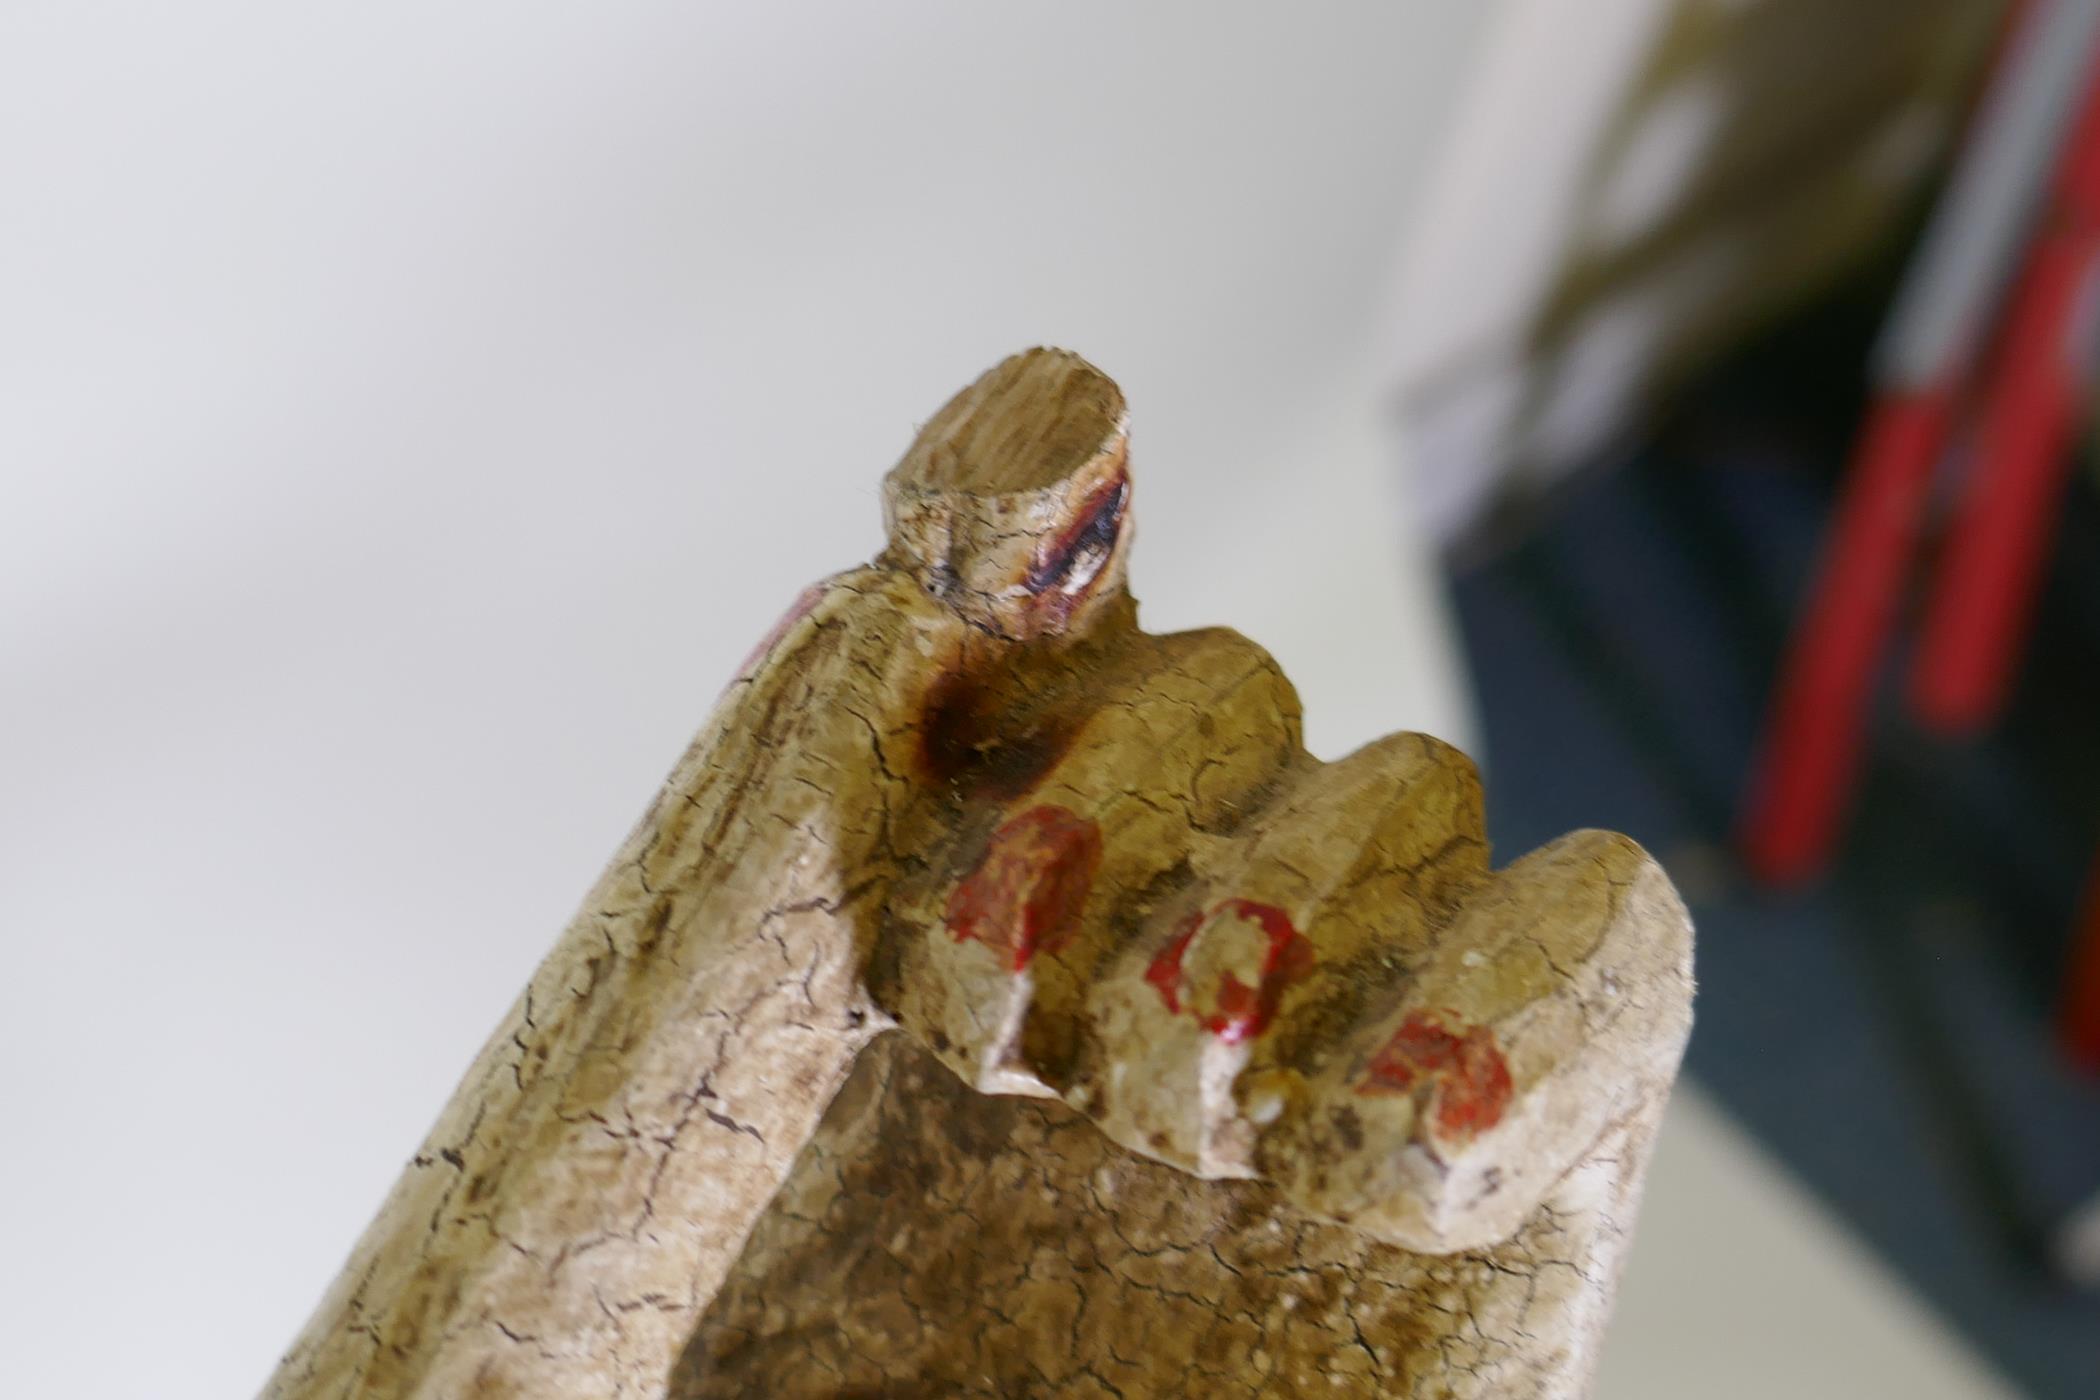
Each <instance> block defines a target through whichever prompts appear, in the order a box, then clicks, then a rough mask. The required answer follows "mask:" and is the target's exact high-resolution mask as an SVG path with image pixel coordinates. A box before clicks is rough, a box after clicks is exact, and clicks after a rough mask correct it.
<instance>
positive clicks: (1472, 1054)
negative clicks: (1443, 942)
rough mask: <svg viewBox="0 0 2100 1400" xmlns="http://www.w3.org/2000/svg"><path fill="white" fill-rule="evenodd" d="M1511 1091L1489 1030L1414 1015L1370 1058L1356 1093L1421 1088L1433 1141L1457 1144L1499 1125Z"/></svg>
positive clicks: (1444, 1017) (1445, 1017) (1440, 1015)
mask: <svg viewBox="0 0 2100 1400" xmlns="http://www.w3.org/2000/svg"><path fill="white" fill-rule="evenodd" d="M1511 1087H1512V1086H1511V1084H1510V1078H1509V1062H1508V1061H1507V1060H1506V1059H1504V1058H1503V1056H1502V1048H1501V1046H1499V1045H1497V1044H1496V1043H1495V1033H1494V1032H1493V1031H1492V1030H1490V1029H1488V1028H1487V1027H1486V1026H1470V1027H1468V1026H1466V1025H1465V1022H1464V1021H1463V1020H1461V1019H1460V1017H1459V1016H1458V1014H1457V1013H1456V1012H1453V1011H1416V1012H1411V1013H1410V1014H1409V1015H1408V1017H1407V1019H1406V1020H1405V1021H1402V1022H1401V1023H1400V1029H1398V1030H1396V1031H1394V1032H1393V1035H1392V1038H1391V1039H1390V1040H1388V1041H1386V1043H1385V1044H1384V1045H1382V1046H1380V1047H1379V1048H1378V1050H1377V1052H1376V1053H1375V1054H1373V1055H1372V1056H1371V1058H1370V1061H1369V1062H1368V1063H1367V1064H1366V1065H1365V1067H1364V1077H1363V1081H1362V1082H1361V1083H1359V1084H1358V1085H1357V1086H1356V1092H1357V1093H1359V1094H1409V1093H1415V1092H1417V1091H1419V1090H1422V1089H1424V1088H1426V1090H1427V1093H1428V1097H1429V1122H1430V1125H1431V1126H1432V1128H1433V1129H1434V1131H1435V1133H1436V1135H1437V1137H1438V1138H1440V1139H1442V1140H1444V1141H1445V1142H1449V1143H1460V1144H1462V1143H1467V1142H1471V1141H1472V1140H1473V1138H1474V1137H1476V1136H1478V1135H1479V1134H1481V1133H1484V1132H1486V1131H1487V1130H1488V1129H1489V1128H1492V1127H1494V1126H1495V1125H1496V1124H1497V1123H1499V1122H1501V1121H1502V1110H1503V1109H1504V1108H1506V1107H1508V1105H1509V1096H1510V1091H1511Z"/></svg>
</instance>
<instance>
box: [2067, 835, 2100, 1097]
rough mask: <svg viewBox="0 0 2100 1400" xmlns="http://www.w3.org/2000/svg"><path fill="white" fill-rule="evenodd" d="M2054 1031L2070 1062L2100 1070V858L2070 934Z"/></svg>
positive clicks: (2095, 864) (2094, 865)
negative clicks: (2067, 961) (2069, 944)
mask: <svg viewBox="0 0 2100 1400" xmlns="http://www.w3.org/2000/svg"><path fill="white" fill-rule="evenodd" d="M2056 1032H2057V1040H2058V1042H2059V1043H2060V1044H2061V1045H2062V1046H2063V1049H2064V1054H2066V1055H2068V1056H2069V1057H2070V1059H2071V1062H2072V1063H2073V1064H2075V1065H2077V1066H2078V1067H2079V1068H2080V1069H2085V1070H2091V1071H2095V1072H2100V860H2096V861H2095V862H2094V864H2093V874H2092V877H2091V880H2090V881H2089V883H2088V884H2087V886H2086V894H2085V908H2084V911H2083V913H2082V915H2081V916H2080V918H2079V921H2078V928H2077V931H2076V932H2075V933H2074V934H2073V935H2072V937H2071V960H2070V963H2069V964H2068V965H2067V966H2066V968H2065V975H2064V989H2063V999H2062V1000H2061V1001H2060V1002H2058V1004H2057V1011H2056Z"/></svg>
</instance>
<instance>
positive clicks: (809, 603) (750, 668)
mask: <svg viewBox="0 0 2100 1400" xmlns="http://www.w3.org/2000/svg"><path fill="white" fill-rule="evenodd" d="M823 596H824V585H823V584H822V583H813V584H811V585H810V586H809V587H807V588H805V589H803V590H802V591H801V592H800V593H798V594H797V595H795V601H794V602H793V603H791V604H789V605H788V610H787V612H786V613H785V614H784V615H783V616H782V617H781V619H780V621H778V622H776V623H774V624H773V627H772V630H771V631H769V632H767V633H766V635H765V636H763V637H761V638H759V640H758V645H757V646H755V647H753V648H751V654H750V655H749V656H747V657H745V658H744V664H743V665H741V666H739V667H737V668H736V679H735V680H732V681H731V682H730V684H731V685H734V684H736V682H737V681H746V680H749V679H751V675H752V673H753V672H755V671H756V670H758V667H759V663H760V662H762V661H764V660H765V659H766V658H767V657H768V656H771V655H772V654H773V648H774V647H777V646H779V645H780V639H781V638H782V637H785V636H786V635H787V634H788V629H789V628H790V627H793V626H794V625H795V624H796V623H798V622H800V621H801V620H802V619H803V618H805V617H808V616H809V613H810V609H812V608H814V607H816V605H817V603H818V600H820V599H821V598H823Z"/></svg>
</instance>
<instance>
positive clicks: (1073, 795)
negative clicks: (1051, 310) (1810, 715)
mask: <svg viewBox="0 0 2100 1400" xmlns="http://www.w3.org/2000/svg"><path fill="white" fill-rule="evenodd" d="M1126 457H1127V438H1126V427H1125V412H1124V406H1123V400H1122V396H1121V394H1120V392H1119V391H1118V390H1117V388H1116V386H1115V385H1114V384H1113V383H1111V382H1110V381H1109V380H1108V379H1107V378H1105V377H1104V376H1103V375H1101V374H1100V373H1099V372H1098V371H1096V370H1095V369H1093V368H1092V367H1091V366H1090V365H1088V364H1087V363H1086V362H1084V361H1083V360H1081V359H1079V358H1078V357H1076V356H1073V355H1070V354H1067V353H1064V352H1060V351H1050V350H1035V351H1029V352H1027V353H1025V354H1022V355H1018V356H1015V357H1013V358H1012V359H1009V360H1007V361H1006V362H1004V363H1003V364H1001V365H999V366H998V367H997V368H995V369H993V370H992V371H990V372H989V373H987V374H986V375H985V376H984V377H983V378H981V379H980V380H978V382H977V383H975V384H974V385H972V386H971V387H970V388H968V389H966V390H965V391H964V392H963V393H961V394H960V395H958V396H957V397H956V398H955V399H954V400H952V401H951V402H950V403H949V404H948V405H947V406H946V407H945V408H943V409H942V410H941V412H940V413H939V414H938V415H937V416H936V417H935V418H934V419H933V421H932V422H931V423H929V424H928V425H927V426H926V427H925V429H924V430H923V431H922V432H921V433H920V434H919V436H918V439H917V440H916V441H915V442H914V443H913V444H912V447H911V449H910V450H909V452H907V454H906V455H905V457H904V459H903V461H902V462H900V463H899V464H898V465H897V467H896V468H895V469H894V470H893V471H892V472H891V473H890V474H889V476H888V478H887V480H886V483H885V485H886V496H885V510H886V514H887V519H888V525H889V544H888V547H887V549H886V550H885V551H884V552H883V554H882V556H881V557H880V558H879V559H877V560H876V561H875V562H874V563H873V564H872V565H870V566H868V567H866V568H861V569H854V570H851V571H849V572H846V573H843V574H839V575H837V576H836V577H834V578H831V579H829V580H827V581H825V582H823V583H821V584H818V585H817V586H815V587H813V588H811V589H810V590H808V592H806V593H805V594H804V595H803V596H802V598H801V599H800V600H799V601H798V602H797V603H796V605H795V607H794V609H793V610H792V611H791V612H790V613H789V615H788V617H787V618H786V619H785V620H784V621H783V622H782V624H781V625H780V626H779V628H777V629H776V630H775V632H774V634H773V635H772V636H771V637H769V638H768V639H767V640H766V641H765V642H764V643H763V644H762V645H761V646H760V647H759V649H758V650H757V651H756V652H755V653H754V654H753V655H752V657H751V659H750V661H749V662H748V663H747V664H746V666H745V668H744V671H743V673H742V674H741V675H740V676H738V677H737V679H736V680H735V681H734V683H733V684H732V685H731V686H730V688H729V690H728V692H727V693H726V694H725V695H724V697H723V699H722V702H721V704H720V705H719V707H718V708H717V710H716V712H715V714H714V716H713V717H712V718H711V719H710V720H709V721H708V723H707V725H706V727H705V728H704V729H703V730H702V731H701V733H700V735H699V737H698V738H697V739H696V740H695V741H694V743H693V745H692V747H691V748H690V749H689V750H688V752H687V753H686V755H685V757H684V758H683V759H682V760H681V761H680V763H679V764H678V766H677V768H676V769H675V770H674V771H673V773H672V774H671V776H670V779H669V781H668V782H667V783H666V784H665V785H664V788H663V790H662V792H661V793H660V794H659V795H658V796H657V798H656V801H655V803H654V805H653V806H652V807H651V808H650V809H649V811H648V812H647V813H646V814H645V815H644V816H643V818H642V820H641V822H640V824H639V825H638V826H636V828H635V829H634V831H633V833H632V834H631V835H630V836H629V837H628V838H627V841H626V844H625V845H624V846H622V847H621V849H620V851H619V853H618V855H617V856H616V857H615V858H614V860H613V863H612V865H611V867H610V869H609V870H608V871H607V872H606V874H605V875H604V877H603V878H602V879H601V880H600V881H599V882H598V885H597V887H596V888H595V889H593V890H592V891H591V893H590V895H589V897H588V898H587V899H586V900H585V901H584V905H583V909H582V911H581V912H580V913H579V914H578V915H577V917H576V920H575V922H574V923H573V924H571V925H570V927H569V929H568V931H567V933H566V934H564V935H563V937H562V939H561V941H560V942H559V943H558V944H557V945H556V947H555V949H554V951H553V952H552V953H551V954H550V955H549V956H548V958H547V960H546V962H545V963H544V964H542V965H541V967H540V968H539V970H538V972H537V973H536V974H535V975H534V977H533V979H532V981H531V983H530V985H529V986H527V987H526V989H525V991H524V994H523V995H522V996H521V997H520V998H519V999H518V1002H517V1004H516V1006H515V1007H513V1008H512V1010H511V1012H510V1014H509V1016H508V1017H507V1018H506V1019H505V1021H504V1022H503V1024H502V1025H501V1026H499V1027H498V1028H497V1030H496V1032H495V1034H494V1035H493V1036H491V1038H490V1039H489V1042H488V1044H487V1046H486V1047H485V1048H484V1049H483V1051H482V1052H481V1055H480V1057H479V1058H478V1059H477V1060H476V1061H475V1063H474V1065H473V1067H472V1069H470V1070H469V1071H468V1073H467V1077H466V1079H465V1080H464V1082H463V1083H462V1084H461V1086H460V1088H459V1090H458V1092H457V1093H456V1094H455V1096H454V1097H453V1099H452V1102H451V1103H450V1105H449V1106H448V1107H447V1108H446V1109H445V1111H444V1114H443V1116H442V1117H441V1118H440V1119H439V1121H438V1123H437V1126H436V1127H435V1128H434V1129H433V1130H432V1131H431V1134H430V1136H429V1139H428V1140H427V1141H426V1142H425V1143H424V1145H423V1148H422V1150H421V1151H420V1152H418V1153H417V1154H416V1156H415V1157H414V1158H413V1159H412V1161H411V1162H410V1164H409V1166H408V1168H407V1170H406V1171H405V1173H404V1174H403V1175H402V1177H401V1179H400V1181H399V1183H398V1184H397V1185H396V1186H395V1188H394V1190H393V1193H392V1194H391V1195H390V1196H389V1197H388V1198H387V1200H386V1202H385V1204H384V1206H383V1207H382V1208H381V1210H380V1213H379V1216H378V1218H377V1219H376V1220H375V1221H374V1222H373V1224H372V1226H371V1227H370V1229H369V1230H368V1231H367V1232H366V1234H365V1236H364V1238H363V1239H362V1240H361V1241H360V1242H359V1243H358V1245H357V1247H356V1249H355V1251H354V1253H353V1254H352V1255H351V1258H350V1261H349V1263H348V1265H347V1266H346V1267H345V1269H344V1271H343V1273H342V1275H341V1277H340V1278H339V1279H338V1280H337V1282H336V1284H335V1285H334V1287H333V1288H332V1289H331V1290H330V1291H329V1293H328V1294H327V1296H326V1297H325V1298H324V1299H323V1300H322V1302H321V1305H320V1307H319V1309H318V1311H317V1312H316V1313H315V1314H314V1316H313V1319H312V1320H311V1322H310V1323H309V1324H308V1325H307V1327H306V1329H305V1331H304V1332H303V1333H302V1334H301V1335H300V1336H299V1338H298V1339H297V1341H296V1342H295V1343H294V1345H293V1346H292V1348H291V1350H290V1352H289V1353H288V1354H287V1355H286V1357H285V1358H284V1360H283V1363H282V1365H281V1367H280V1369H279V1370H278V1372H277V1373H276V1375H275V1377H274V1378H273V1379H272V1380H271V1381H270V1383H269V1385H268V1388H267V1390H266V1392H265V1393H266V1394H267V1395H269V1396H274V1397H284V1400H291V1398H292V1397H298V1398H299V1400H307V1397H339V1396H340V1397H394V1396H427V1397H452V1396H479V1397H498V1396H501V1397H556V1396H561V1397H570V1396H594V1397H598V1396H635V1397H641V1396H652V1397H653V1396H658V1395H663V1394H666V1393H669V1394H671V1395H675V1396H682V1397H700V1396H732V1395H766V1396H845V1395H855V1396H872V1395H900V1396H901V1395H928V1394H937V1395H949V1394H957V1395H1060V1396H1068V1395H1069V1396H1087V1395H1097V1396H1110V1395H1120V1396H1126V1397H1136V1396H1185V1395H1188V1396H1210V1395H1216V1396H1237V1395H1257V1394H1259V1395H1318V1396H1334V1395H1356V1394H1366V1395H1367V1394H1396V1395H1415V1396H1476V1395H1477V1396H1497V1397H1511V1396H1534V1395H1536V1396H1569V1395H1577V1394H1580V1393H1582V1392H1583V1390H1584V1389H1585V1386H1586V1384H1587V1376H1588V1373H1589V1369H1590V1366H1591V1363H1592V1361H1593V1359H1594V1353H1595V1348H1596V1342H1597V1339H1598V1336H1599V1332H1600V1329H1601V1327H1602V1325H1603V1322H1604V1319H1605V1315H1606V1312H1607V1310H1608V1307H1609V1303H1610V1299H1611V1294H1612V1290H1613V1286H1614V1280H1615V1277H1616V1271H1617V1268H1618V1265H1619V1261H1620V1257H1621V1255H1622V1253H1623V1251H1624V1248H1625V1245H1626V1242H1627V1237H1628V1229H1629V1227H1630V1225H1631V1223H1632V1216H1633V1210H1634V1206H1635V1202H1636V1198H1637V1196H1638V1192H1639V1186H1640V1179H1641V1174H1642V1170H1643V1167H1644V1165H1645V1162H1646V1158H1647V1154H1648V1150H1649V1146H1650V1140H1651V1138H1652V1135H1653V1132H1654V1128H1655V1125H1656V1121H1657V1118H1658V1116H1659V1115H1660V1113H1661V1110H1662V1107H1663V1103H1664V1100H1665V1098H1666V1096H1667V1094H1668V1091H1669V1086H1670V1082H1671V1079H1672V1077H1673V1075H1674V1074H1675V1072H1676V1068H1677V1064H1678V1059H1679V1056H1680V1054H1681V1052H1682V1050H1683V1046H1684V1042H1685V1037H1686V1035H1687V1033H1688V1031H1689V1028H1690V1019H1691V1017H1690V1006H1691V990H1692V987H1691V961H1690V960H1691V934H1690V927H1689V924H1688V921H1687V919H1686V916H1685V911H1684V908H1683V906H1682V904H1681V903H1680V902H1679V901H1678V899H1677V897H1676V895H1675V893H1674V892H1673V891H1672V889H1671V888H1670V885H1669V882H1668V881H1667V879H1666V878H1665V877H1664V876H1663V874H1662V873H1661V871H1660V870H1659V869H1658V868H1657V867H1656V865H1655V863H1654V862H1653V861H1652V860H1650V859H1649V858H1648V857H1647V856H1646V855H1645V854H1644V853H1643V852H1642V851H1641V850H1640V849H1639V848H1638V847H1636V846H1635V845H1634V844H1633V843H1631V842H1629V841H1627V840H1625V839H1624V838H1621V837H1617V836H1612V835H1608V834H1605V833H1601V832H1578V833H1576V834H1574V835H1572V836H1569V837H1566V838H1564V839H1562V840H1560V841H1557V842H1555V843H1554V844H1552V845H1550V846H1548V847H1546V848H1544V849H1543V850H1540V851H1537V852H1534V853H1532V854H1531V855H1528V856H1525V857H1524V858H1522V859H1520V860H1518V861H1516V862H1514V863H1513V864H1511V865H1509V866H1507V867H1505V868H1503V869H1501V870H1499V871H1498V870H1494V869H1491V868H1490V866H1489V864H1488V852H1487V845H1486V842H1485V840H1484V839H1483V834H1482V821H1481V798H1480V790H1479V785H1478V782H1477V780H1476V778H1475V776H1474V773H1473V769H1472V766H1471V765H1470V764H1469V763H1468V761H1467V760H1466V759H1465V758H1464V756H1463V755H1461V754H1459V753H1458V752H1456V751H1455V750H1453V749H1451V748H1448V747H1446V746H1445V745H1443V744H1441V743H1438V742H1437V741H1436V740H1434V739H1429V738H1425V737H1423V736H1421V735H1416V734H1403V735H1397V736H1394V737H1392V738H1389V739H1386V740H1382V741H1380V742H1378V743H1375V744H1372V745H1369V746H1368V747H1366V748H1363V749H1361V750H1359V751H1358V752H1356V753H1354V754H1351V755H1350V756H1349V757H1347V758H1345V759H1343V760H1341V761H1340V762H1337V763H1329V764H1323V763H1320V762H1317V761H1315V760H1314V759H1313V758H1311V757H1310V756H1309V755H1308V754H1307V753H1306V752H1305V750H1304V748H1303V747H1302V746H1301V744H1300V742H1299V711H1298V703H1297V699H1296V697H1295V696H1294V694H1293V693H1292V690H1291V687H1290V685H1289V683H1288V682H1287V681H1286V680H1285V679H1284V677H1283V676H1282V674H1281V673H1280V672H1279V671H1278V670H1277V667H1276V665H1275V663H1274V662H1273V661H1272V660H1271V659H1270V658H1269V656H1268V655H1267V654H1266V653H1264V652H1263V651H1261V650H1260V649H1259V648H1257V647H1255V646H1254V645H1252V644H1251V643H1249V642H1247V641H1246V640H1244V639H1243V638H1241V637H1239V636H1238V635H1237V634H1235V633H1232V632H1228V631H1222V630H1219V631H1205V632H1193V633H1185V634H1181V635H1176V636H1167V637H1156V636H1151V635H1148V634H1146V633H1145V632H1142V631H1140V630H1139V629H1138V627H1137V621H1136V606H1135V604H1134V603H1133V601H1132V600H1131V598H1130V596H1129V595H1128V593H1127V592H1126V590H1125V586H1124V565H1125V560H1126V556H1127V555H1128V552H1129V549H1130V547H1131V546H1130V542H1131V508H1130V507H1131V478H1130V474H1129V469H1128V465H1127V460H1126Z"/></svg>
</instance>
